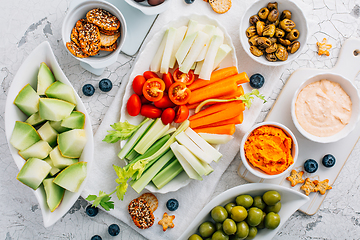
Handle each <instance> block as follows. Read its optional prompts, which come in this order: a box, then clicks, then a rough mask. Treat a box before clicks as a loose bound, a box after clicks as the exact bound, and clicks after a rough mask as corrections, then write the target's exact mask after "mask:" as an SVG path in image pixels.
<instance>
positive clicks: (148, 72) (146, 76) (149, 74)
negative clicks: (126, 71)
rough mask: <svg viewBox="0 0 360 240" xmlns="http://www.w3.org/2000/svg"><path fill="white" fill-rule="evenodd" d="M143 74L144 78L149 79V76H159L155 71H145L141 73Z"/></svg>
mask: <svg viewBox="0 0 360 240" xmlns="http://www.w3.org/2000/svg"><path fill="white" fill-rule="evenodd" d="M143 76H144V78H145V79H146V80H149V79H151V78H159V76H158V75H157V74H156V73H155V72H152V71H145V72H144V73H143Z"/></svg>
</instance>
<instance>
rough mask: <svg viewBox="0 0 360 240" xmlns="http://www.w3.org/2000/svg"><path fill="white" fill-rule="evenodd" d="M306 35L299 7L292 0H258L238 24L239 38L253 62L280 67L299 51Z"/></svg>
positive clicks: (305, 27) (304, 21)
mask: <svg viewBox="0 0 360 240" xmlns="http://www.w3.org/2000/svg"><path fill="white" fill-rule="evenodd" d="M307 38H308V26H307V21H306V18H305V16H304V14H303V12H302V10H301V9H300V8H299V7H298V6H297V5H296V4H295V3H294V2H292V1H288V0H278V1H276V2H275V1H274V2H269V1H264V0H260V1H257V2H255V3H254V4H252V5H251V6H250V7H249V8H248V9H247V10H246V12H245V14H244V16H243V18H242V21H241V24H240V41H241V44H242V46H243V48H244V50H245V52H246V53H247V54H248V55H249V56H250V57H251V58H252V59H254V60H255V61H257V62H259V63H261V64H264V65H268V66H280V65H283V64H286V63H289V62H290V61H292V60H293V59H295V58H297V56H298V55H299V54H300V53H301V51H302V49H303V47H304V46H305V44H306V40H307Z"/></svg>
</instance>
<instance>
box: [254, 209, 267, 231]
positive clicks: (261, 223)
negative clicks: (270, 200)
mask: <svg viewBox="0 0 360 240" xmlns="http://www.w3.org/2000/svg"><path fill="white" fill-rule="evenodd" d="M265 216H266V213H265V212H263V216H262V220H261V222H260V224H259V225H257V226H256V228H257V229H263V228H265V223H264V221H265Z"/></svg>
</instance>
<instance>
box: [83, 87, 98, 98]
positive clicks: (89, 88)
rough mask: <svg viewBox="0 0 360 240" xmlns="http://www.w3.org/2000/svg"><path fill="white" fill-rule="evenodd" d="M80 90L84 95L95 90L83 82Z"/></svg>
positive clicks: (91, 93)
mask: <svg viewBox="0 0 360 240" xmlns="http://www.w3.org/2000/svg"><path fill="white" fill-rule="evenodd" d="M82 91H83V93H84V95H85V96H92V95H93V94H94V92H95V88H94V86H93V85H91V84H85V85H84V86H83V88H82Z"/></svg>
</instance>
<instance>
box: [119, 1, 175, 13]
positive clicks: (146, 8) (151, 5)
mask: <svg viewBox="0 0 360 240" xmlns="http://www.w3.org/2000/svg"><path fill="white" fill-rule="evenodd" d="M125 2H127V3H128V4H129V5H130V6H132V7H134V8H137V9H139V10H140V11H141V12H143V13H144V14H146V15H155V14H159V13H162V12H164V11H165V10H166V9H168V8H169V6H170V2H171V0H125Z"/></svg>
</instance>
